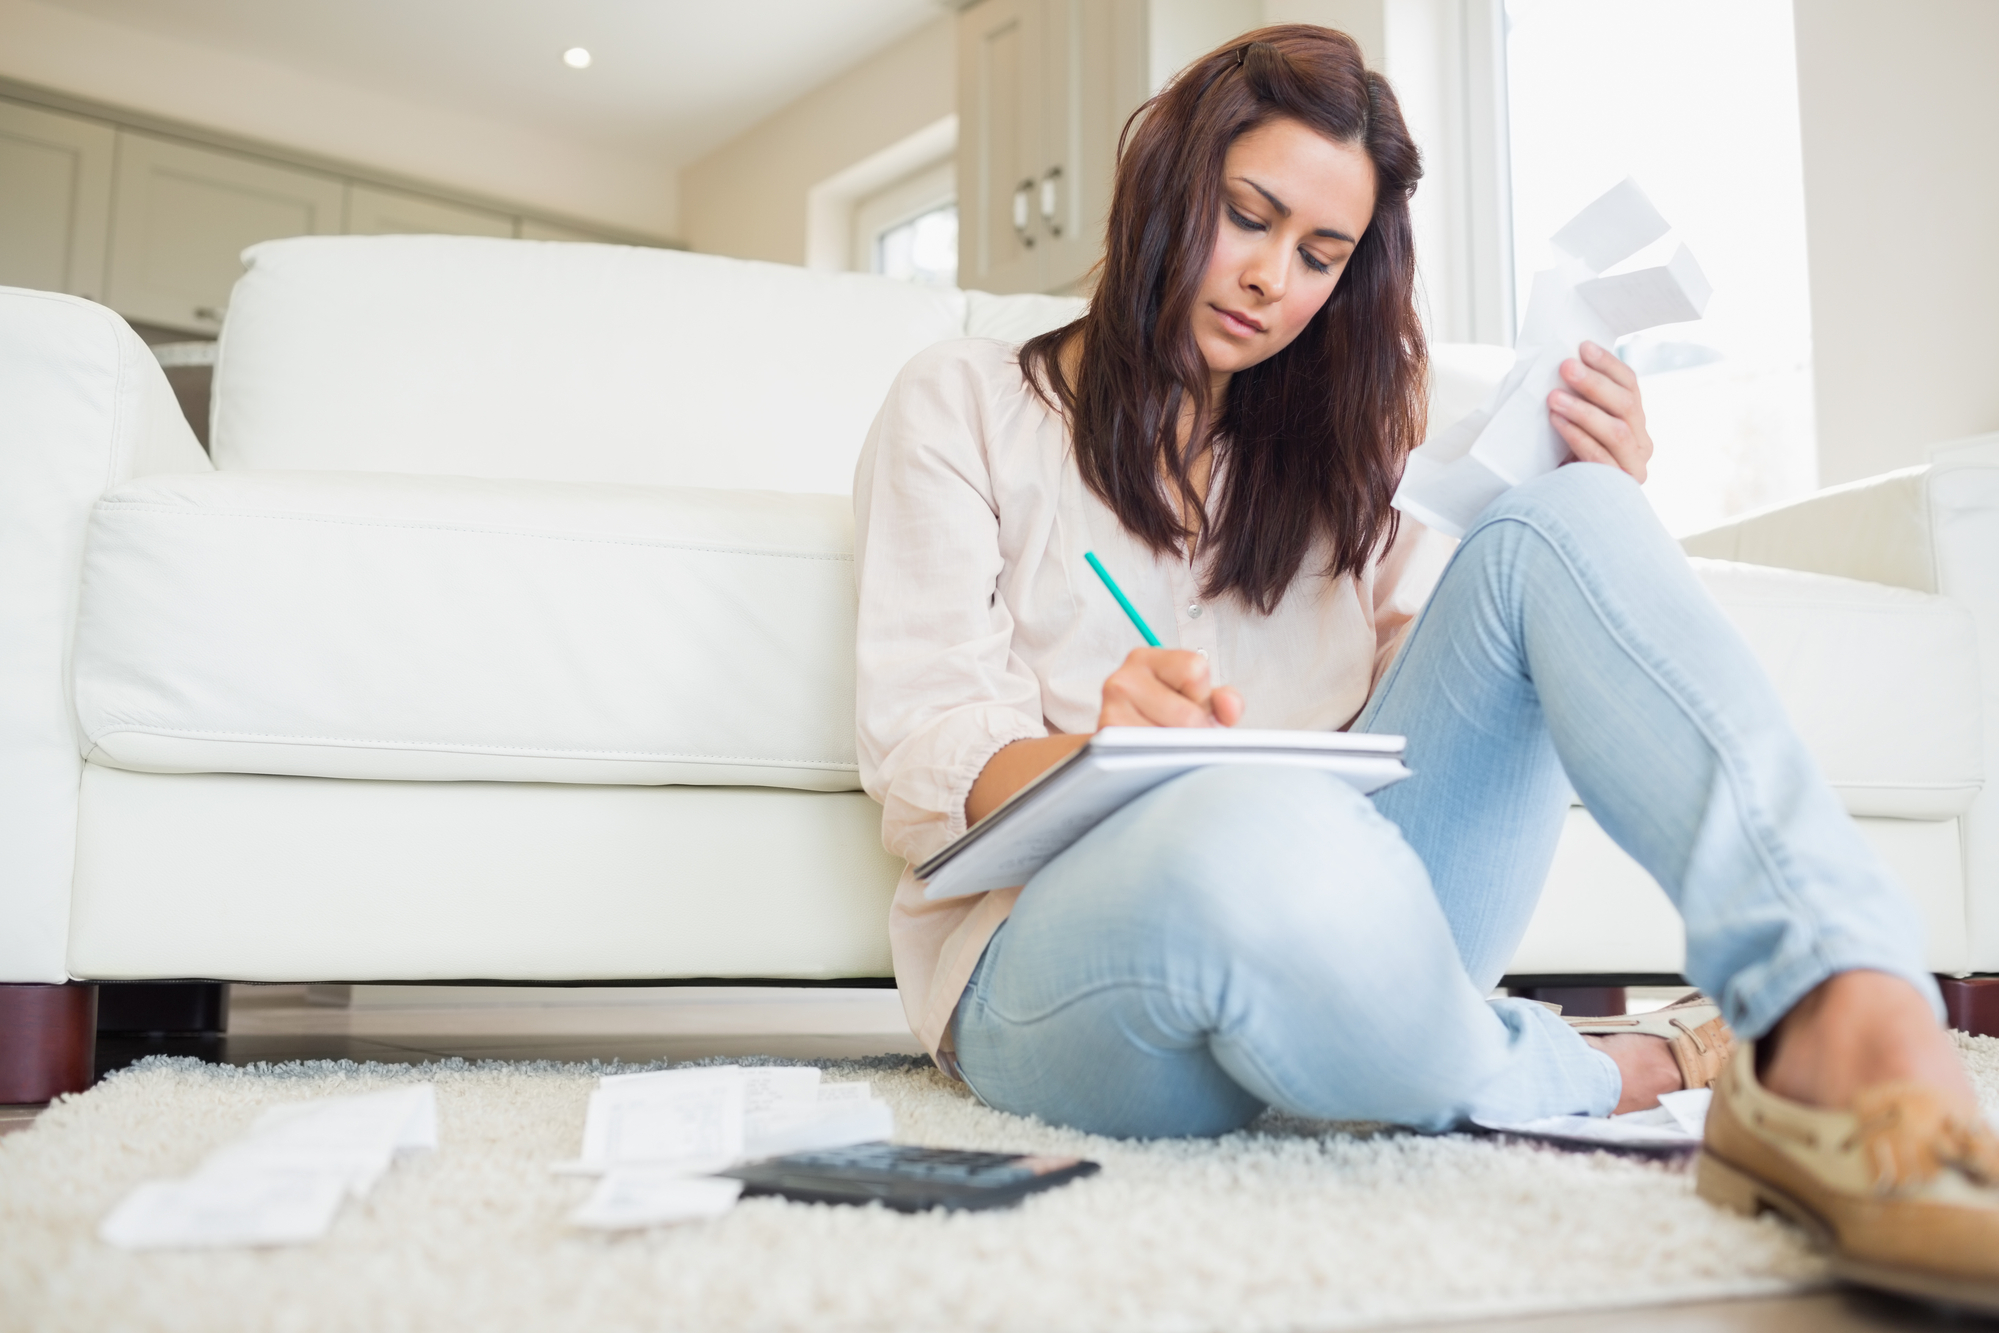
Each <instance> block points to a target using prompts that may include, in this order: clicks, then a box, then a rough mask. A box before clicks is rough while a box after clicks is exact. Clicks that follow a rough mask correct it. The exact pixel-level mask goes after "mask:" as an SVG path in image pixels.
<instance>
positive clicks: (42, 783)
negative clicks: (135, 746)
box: [0, 287, 210, 982]
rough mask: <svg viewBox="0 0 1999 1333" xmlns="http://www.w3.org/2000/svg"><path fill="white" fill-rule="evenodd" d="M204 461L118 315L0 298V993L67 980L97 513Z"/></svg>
mask: <svg viewBox="0 0 1999 1333" xmlns="http://www.w3.org/2000/svg"><path fill="white" fill-rule="evenodd" d="M209 466H210V465H209V462H208V457H207V455H205V454H204V453H202V451H201V445H200V444H199V443H197V442H196V441H195V438H194V432H193V431H191V430H190V429H189V428H188V425H187V422H186V420H185V419H183V418H182V417H181V415H180V408H179V405H178V404H177V403H175V401H174V396H173V390H172V388H171V387H170V386H169V385H168V384H167V379H166V375H165V373H164V372H163V371H161V369H160V367H159V363H158V362H156V361H155V360H154V359H153V355H152V353H151V352H150V351H148V350H147V348H146V345H145V344H144V343H143V342H141V341H140V340H139V336H138V335H137V334H135V333H133V332H132V330H131V328H130V327H129V326H128V325H127V324H126V323H125V322H124V321H123V320H121V319H119V318H118V316H116V315H114V314H112V313H111V312H110V311H109V310H106V309H105V308H104V307H103V306H100V305H94V304H92V303H91V302H89V301H84V300H79V299H78V298H76V297H72V296H60V295H57V294H55V293H53V292H35V291H26V290H23V289H21V288H15V287H0V607H4V608H5V612H4V614H0V982H20V981H39V982H56V981H65V980H67V979H68V975H69V974H68V969H67V967H66V961H65V960H66V954H67V947H68V937H69V886H70V875H71V870H72V865H73V861H74V857H75V850H76V803H77V788H78V784H79V783H80V781H81V778H82V759H81V758H80V752H79V749H78V745H77V727H76V714H75V709H74V707H73V706H72V704H71V696H70V680H69V661H70V641H71V636H72V634H73V632H74V627H75V622H76V605H77V591H78V587H79V582H80V578H81V574H82V568H83V542H84V529H85V526H86V524H87V523H88V521H89V518H90V511H91V507H92V506H93V505H94V504H96V502H97V498H98V496H100V495H102V494H103V493H104V491H105V489H106V488H107V487H110V486H113V485H115V484H117V483H118V482H121V481H124V480H126V479H127V478H129V477H132V476H135V475H139V474H141V473H147V472H195V471H206V470H208V469H209Z"/></svg>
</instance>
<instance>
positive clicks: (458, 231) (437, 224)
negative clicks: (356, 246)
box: [347, 185, 514, 239]
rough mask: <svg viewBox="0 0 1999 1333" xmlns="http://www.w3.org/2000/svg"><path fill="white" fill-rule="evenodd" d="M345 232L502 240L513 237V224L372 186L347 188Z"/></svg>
mask: <svg viewBox="0 0 1999 1333" xmlns="http://www.w3.org/2000/svg"><path fill="white" fill-rule="evenodd" d="M347 232H348V234H349V235H350V236H428V235H444V236H505V237H508V238H509V239H511V238H512V237H513V234H514V220H513V219H512V218H511V217H508V216H507V215H505V214H503V213H488V212H486V211H485V210H484V209H479V208H467V207H465V206H464V205H463V204H447V203H445V202H444V201H443V200H442V199H426V198H424V197H423V196H422V195H419V194H403V193H402V192H400V191H397V190H378V189H376V188H375V187H374V186H372V185H350V186H348V187H347Z"/></svg>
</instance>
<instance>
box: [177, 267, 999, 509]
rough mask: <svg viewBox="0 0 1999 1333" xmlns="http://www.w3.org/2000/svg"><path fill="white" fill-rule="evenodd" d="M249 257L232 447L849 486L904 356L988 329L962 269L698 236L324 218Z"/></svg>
mask: <svg viewBox="0 0 1999 1333" xmlns="http://www.w3.org/2000/svg"><path fill="white" fill-rule="evenodd" d="M244 259H245V262H246V263H247V264H248V266H249V268H248V271H247V272H246V273H245V274H244V275H243V277H242V279H241V280H240V281H238V282H237V284H236V289H235V291H234V293H233V294H232V295H231V297H230V302H229V318H228V322H227V323H226V325H225V326H224V328H223V332H222V346H221V352H220V359H219V361H218V364H217V365H216V369H215V408H214V436H213V445H214V454H215V461H216V465H217V466H218V467H221V468H224V469H260V470H276V469H307V470H319V471H329V470H340V471H355V472H428V473H441V474H455V475H458V476H468V477H539V478H545V479H548V480H554V481H599V482H630V483H636V484H639V485H649V486H716V487H747V488H752V489H762V490H777V491H817V492H824V493H826V494H832V495H846V494H847V493H848V492H849V491H850V490H851V488H852V486H853V475H854V460H855V459H856V458H858V457H859V456H860V452H861V442H862V440H863V439H864V438H865V437H866V435H867V430H868V423H869V422H870V421H872V420H873V419H874V415H875V411H876V410H877V409H878V408H879V407H880V406H881V402H882V397H883V395H885V394H886V393H887V392H888V386H889V383H890V381H892V380H893V379H894V378H895V375H896V372H897V371H899V370H901V369H902V366H903V363H904V362H906V361H908V360H909V358H910V357H912V356H914V355H916V353H918V352H920V351H922V350H923V349H924V348H925V347H928V346H929V345H930V344H932V343H935V342H939V341H941V340H943V339H946V338H958V337H962V336H964V332H965V295H964V293H962V292H957V291H952V290H950V289H948V288H937V287H923V286H919V285H917V284H914V283H907V282H898V281H896V280H894V279H892V278H881V277H873V276H870V275H867V274H859V273H815V272H810V271H808V270H806V269H802V268H792V267H790V266H787V265H781V264H759V263H752V262H748V261H745V260H740V259H725V258H722V257H720V256H716V255H695V254H686V253H683V252H680V251H674V250H648V249H639V248H635V247H631V246H616V245H577V244H566V243H556V242H542V241H504V240H493V239H489V238H486V237H477V236H301V237H293V238H291V239H288V240H282V241H267V242H265V243H263V244H261V245H256V246H252V247H251V248H250V249H249V250H247V251H246V252H245V253H244ZM1009 309H1010V308H1009ZM1014 322H1016V323H1018V322H1019V312H1014Z"/></svg>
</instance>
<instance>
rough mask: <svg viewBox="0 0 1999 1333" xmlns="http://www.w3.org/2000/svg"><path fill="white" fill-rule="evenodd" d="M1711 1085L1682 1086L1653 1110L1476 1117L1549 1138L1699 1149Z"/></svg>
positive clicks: (1498, 1128) (1489, 1125)
mask: <svg viewBox="0 0 1999 1333" xmlns="http://www.w3.org/2000/svg"><path fill="white" fill-rule="evenodd" d="M1713 1098H1714V1090H1713V1089H1712V1088H1683V1089H1681V1090H1680V1091H1679V1092H1669V1093H1666V1094H1664V1095H1663V1096H1661V1097H1660V1098H1659V1104H1658V1105H1657V1106H1656V1107H1653V1108H1652V1109H1651V1110H1649V1111H1630V1112H1627V1113H1626V1114H1624V1115H1612V1116H1590V1115H1553V1116H1546V1117H1543V1118H1542V1119H1539V1120H1523V1121H1516V1122H1511V1123H1508V1122H1504V1121H1492V1120H1477V1121H1474V1122H1473V1123H1475V1124H1477V1125H1478V1127H1479V1128H1481V1129H1489V1130H1492V1131H1494V1132H1495V1133H1500V1134H1514V1135H1518V1136H1520V1137H1522V1138H1531V1139H1548V1140H1551V1141H1553V1142H1557V1143H1572V1144H1577V1145H1588V1146H1599V1147H1605V1148H1640V1149H1645V1150H1649V1151H1657V1150H1659V1149H1666V1148H1672V1149H1687V1148H1698V1147H1699V1146H1700V1143H1701V1134H1702V1131H1703V1130H1704V1129H1705V1128H1706V1126H1707V1108H1708V1103H1709V1102H1710V1101H1712V1100H1713Z"/></svg>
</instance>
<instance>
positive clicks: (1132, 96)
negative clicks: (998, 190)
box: [1034, 0, 1147, 295]
mask: <svg viewBox="0 0 1999 1333" xmlns="http://www.w3.org/2000/svg"><path fill="white" fill-rule="evenodd" d="M1044 9H1045V13H1046V15H1047V24H1046V30H1045V34H1044V40H1043V50H1044V52H1045V53H1046V54H1045V56H1044V60H1045V66H1044V67H1045V69H1046V70H1047V75H1046V77H1045V78H1044V80H1043V85H1042V86H1043V97H1042V107H1043V111H1044V119H1043V122H1042V125H1043V162H1042V165H1041V170H1040V172H1039V174H1038V176H1037V178H1036V184H1035V200H1034V203H1035V223H1036V226H1037V227H1038V228H1039V229H1040V236H1041V242H1040V244H1041V250H1042V264H1043V268H1042V273H1041V290H1043V291H1048V292H1058V293H1063V294H1069V293H1074V294H1079V295H1087V292H1086V290H1085V287H1086V280H1087V278H1088V277H1089V273H1090V269H1091V268H1092V266H1094V265H1095V264H1096V262H1097V260H1098V259H1100V258H1101V257H1102V256H1103V252H1104V222H1105V220H1106V218H1107V217H1108V216H1109V214H1110V205H1111V185H1112V181H1113V179H1114V177H1115V174H1116V170H1117V141H1118V135H1119V134H1120V133H1121V132H1123V130H1124V123H1125V120H1126V118H1127V117H1129V116H1130V115H1131V113H1132V112H1133V111H1136V110H1137V109H1138V107H1139V105H1140V104H1141V103H1143V102H1144V101H1145V98H1146V92H1147V89H1146V33H1147V24H1146V9H1145V0H1044Z"/></svg>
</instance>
